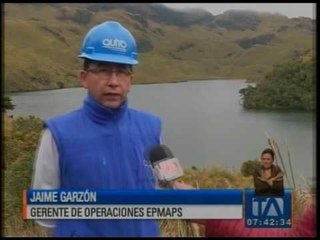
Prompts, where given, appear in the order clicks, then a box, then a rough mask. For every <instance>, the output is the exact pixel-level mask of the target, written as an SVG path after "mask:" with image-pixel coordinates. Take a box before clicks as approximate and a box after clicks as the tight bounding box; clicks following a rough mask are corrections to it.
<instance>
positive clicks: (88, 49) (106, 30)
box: [79, 21, 138, 65]
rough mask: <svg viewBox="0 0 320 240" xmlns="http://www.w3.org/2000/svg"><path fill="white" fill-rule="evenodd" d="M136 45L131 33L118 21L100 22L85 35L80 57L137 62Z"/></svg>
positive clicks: (128, 62)
mask: <svg viewBox="0 0 320 240" xmlns="http://www.w3.org/2000/svg"><path fill="white" fill-rule="evenodd" d="M137 56H138V53H137V46H136V41H135V39H134V37H133V36H132V34H131V33H130V32H129V31H128V30H127V29H126V28H124V27H123V26H122V25H121V24H120V23H118V22H114V21H107V22H104V23H101V24H99V25H97V26H95V27H93V28H92V29H90V31H89V32H88V33H87V35H86V36H85V38H84V40H83V43H82V48H81V53H80V55H79V57H80V58H87V59H90V60H95V61H102V62H114V63H123V64H130V65H134V64H138V61H137Z"/></svg>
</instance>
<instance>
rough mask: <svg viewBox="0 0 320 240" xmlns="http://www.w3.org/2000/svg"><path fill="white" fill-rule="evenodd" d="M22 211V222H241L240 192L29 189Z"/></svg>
mask: <svg viewBox="0 0 320 240" xmlns="http://www.w3.org/2000/svg"><path fill="white" fill-rule="evenodd" d="M22 209H23V210H22V217H23V219H241V218H242V217H243V191H242V190H238V189H217V190H96V191H95V190H79V191H74V190H73V191H69V190H65V191H64V190H35V189H29V190H25V191H24V192H23V207H22Z"/></svg>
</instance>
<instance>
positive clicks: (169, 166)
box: [150, 144, 184, 186]
mask: <svg viewBox="0 0 320 240" xmlns="http://www.w3.org/2000/svg"><path fill="white" fill-rule="evenodd" d="M150 162H151V165H152V167H153V169H154V170H155V175H156V177H157V179H158V180H159V181H160V182H162V183H165V184H169V185H171V186H172V184H173V181H174V180H176V179H178V178H180V177H181V176H183V174H184V172H183V169H182V167H181V165H180V163H179V160H178V158H176V157H174V156H173V154H172V152H171V150H170V149H169V148H168V147H167V146H166V145H163V144H161V145H156V146H154V147H152V148H151V150H150Z"/></svg>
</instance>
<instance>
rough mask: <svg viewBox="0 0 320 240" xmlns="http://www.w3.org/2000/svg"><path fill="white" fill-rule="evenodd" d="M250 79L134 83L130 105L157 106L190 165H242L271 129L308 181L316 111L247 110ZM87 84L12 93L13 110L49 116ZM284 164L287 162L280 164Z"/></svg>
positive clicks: (175, 147) (166, 139)
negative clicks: (244, 100)
mask: <svg viewBox="0 0 320 240" xmlns="http://www.w3.org/2000/svg"><path fill="white" fill-rule="evenodd" d="M246 85H247V84H246V83H245V81H244V80H214V81H194V82H183V83H171V84H149V85H134V86H133V87H132V90H131V93H130V96H129V105H130V107H134V108H138V109H141V110H145V111H149V112H153V113H155V114H158V115H159V116H161V118H162V121H163V137H162V139H163V143H164V144H166V145H168V146H169V147H170V148H171V149H172V151H173V153H174V155H175V156H177V157H178V158H179V159H180V162H181V164H182V165H183V166H184V167H191V166H196V167H198V168H206V167H211V166H221V167H223V168H225V169H228V170H229V169H236V170H237V169H240V167H241V164H242V162H244V161H246V160H249V159H252V160H253V159H256V158H259V157H260V153H261V151H262V150H263V149H264V148H266V147H268V143H267V137H266V133H267V134H269V135H270V136H271V137H273V138H274V139H275V140H276V141H277V143H278V144H279V146H280V149H281V153H282V156H283V158H284V160H285V164H286V167H287V169H288V170H287V171H289V165H288V161H287V159H288V157H287V147H288V149H289V151H290V155H291V160H292V166H293V170H294V174H295V180H296V182H298V183H299V184H302V185H305V184H306V182H309V180H308V179H311V178H312V177H314V176H315V160H316V157H315V149H316V148H315V114H314V113H305V112H275V111H246V110H244V109H243V108H242V106H241V105H240V103H239V102H240V95H239V93H238V91H239V89H241V88H243V87H245V86H246ZM85 95H86V91H85V89H82V88H72V89H61V90H50V91H39V92H26V93H17V94H12V95H11V97H12V100H13V103H14V104H16V108H15V110H14V111H9V114H13V115H35V116H38V117H40V118H42V119H47V118H50V117H53V116H56V115H58V114H63V113H65V112H68V111H71V110H73V109H75V108H78V107H80V106H81V104H82V101H83V98H84V97H85ZM280 166H281V165H280Z"/></svg>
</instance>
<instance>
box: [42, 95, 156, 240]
mask: <svg viewBox="0 0 320 240" xmlns="http://www.w3.org/2000/svg"><path fill="white" fill-rule="evenodd" d="M127 105H128V103H127V101H125V102H124V103H123V104H122V105H121V107H120V108H119V109H116V110H113V109H108V108H106V107H104V106H103V105H101V104H99V103H98V102H96V101H95V100H94V99H93V98H92V97H91V96H90V95H88V96H87V98H86V99H85V101H84V105H83V107H82V108H80V109H79V110H76V111H73V112H71V113H68V114H65V115H62V116H58V117H55V118H53V119H50V120H48V121H46V123H45V125H46V126H47V127H48V128H49V129H50V131H51V133H52V135H53V137H54V140H55V142H56V145H57V148H58V151H59V164H60V181H61V188H63V189H153V188H154V187H155V179H154V177H153V174H152V169H151V168H150V164H149V162H148V161H147V160H145V159H146V157H145V154H146V151H147V150H148V149H149V148H150V147H151V146H153V145H155V144H159V143H160V133H161V121H160V119H159V117H157V116H155V115H152V114H149V113H145V112H141V111H137V110H133V109H129V108H128V107H127ZM55 235H56V236H65V237H69V236H88V237H94V236H96V237H101V236H118V237H119V236H123V237H139V236H159V235H160V233H159V226H158V224H157V222H156V220H59V221H57V227H56V229H55Z"/></svg>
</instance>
